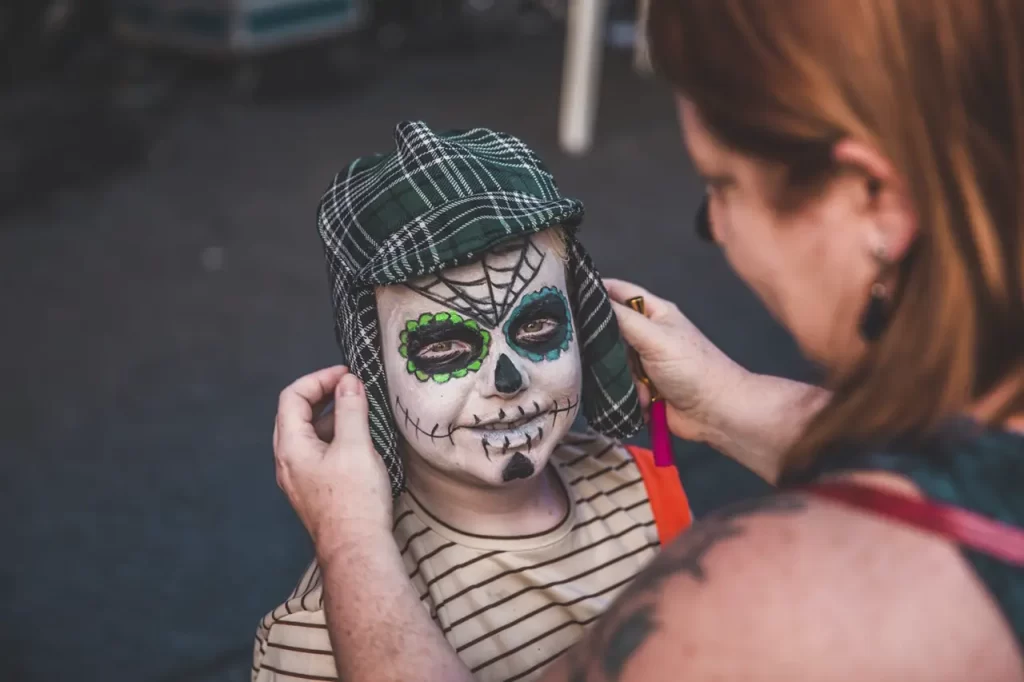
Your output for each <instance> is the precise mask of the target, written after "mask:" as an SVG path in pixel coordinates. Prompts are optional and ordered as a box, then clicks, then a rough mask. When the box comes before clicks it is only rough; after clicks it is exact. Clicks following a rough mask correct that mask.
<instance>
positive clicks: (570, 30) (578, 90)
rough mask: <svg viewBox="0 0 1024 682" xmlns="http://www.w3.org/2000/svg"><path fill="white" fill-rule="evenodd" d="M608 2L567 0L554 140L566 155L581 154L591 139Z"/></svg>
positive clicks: (588, 145)
mask: <svg viewBox="0 0 1024 682" xmlns="http://www.w3.org/2000/svg"><path fill="white" fill-rule="evenodd" d="M607 13H608V0H570V1H569V15H568V20H567V21H566V36H565V63H564V66H563V72H562V106H561V112H560V117H559V125H558V139H559V142H560V143H561V145H562V149H563V150H565V151H566V152H568V153H569V154H584V153H586V152H587V151H588V150H589V149H590V145H591V143H592V142H593V138H594V121H595V119H596V117H597V99H598V91H599V89H600V88H599V86H600V79H601V57H602V56H603V52H604V44H603V43H604V25H605V19H606V18H607Z"/></svg>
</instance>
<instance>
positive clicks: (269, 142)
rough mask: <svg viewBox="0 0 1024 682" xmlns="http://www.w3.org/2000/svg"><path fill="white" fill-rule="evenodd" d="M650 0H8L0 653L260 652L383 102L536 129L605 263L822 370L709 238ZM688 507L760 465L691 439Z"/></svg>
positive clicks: (772, 362)
mask: <svg viewBox="0 0 1024 682" xmlns="http://www.w3.org/2000/svg"><path fill="white" fill-rule="evenodd" d="M642 11H643V7H642V3H641V6H639V7H638V6H637V5H636V4H635V3H633V2H629V1H622V2H619V1H608V0H577V1H576V2H575V3H572V4H568V2H567V0H549V1H542V0H533V1H528V0H415V2H412V1H411V0H379V1H377V2H374V1H372V0H366V2H359V1H357V0H251V1H249V2H245V1H242V0H233V1H228V0H192V1H191V2H190V1H188V0H130V1H126V2H118V1H115V2H99V1H96V0H6V1H5V2H4V3H3V4H0V61H2V64H0V67H2V71H0V78H2V83H0V122H2V125H0V178H2V181H0V282H2V286H0V312H2V313H3V320H4V322H3V326H2V332H0V334H2V335H0V338H2V339H3V348H2V350H3V355H2V357H3V361H2V362H0V368H2V369H0V376H2V378H3V385H4V388H5V389H6V390H5V391H4V394H3V397H2V398H0V401H2V411H0V414H2V415H3V417H2V419H3V423H2V429H0V433H2V436H0V438H2V440H0V442H2V450H0V451H2V455H3V469H4V470H3V473H2V474H0V500H2V502H0V504H2V505H3V506H2V508H0V512H2V513H0V519H2V523H3V524H4V526H3V540H4V541H3V544H2V547H3V549H2V550H0V557H2V559H0V605H2V608H3V611H2V613H0V680H5V681H6V680H10V681H11V682H34V681H36V680H46V681H63V680H79V681H81V680H85V681H92V680H114V681H120V680H127V681H131V682H193V681H196V682H199V681H201V682H210V681H213V680H217V681H218V682H219V681H222V680H223V681H227V680H237V681H239V682H241V681H242V680H247V679H248V672H249V662H250V655H251V642H252V636H253V632H254V629H255V626H256V622H257V620H258V619H259V618H260V617H261V616H262V615H263V614H264V613H265V612H266V611H268V610H270V609H271V608H273V607H274V606H275V605H276V604H278V603H279V602H280V601H281V600H282V599H283V598H284V597H286V596H287V593H288V592H289V591H290V590H291V588H292V587H293V585H294V583H295V581H296V579H297V578H298V577H299V575H300V571H301V570H302V569H303V568H304V566H305V565H306V564H307V562H308V561H309V560H310V558H311V550H310V547H309V543H308V542H307V539H306V537H305V535H304V533H303V531H302V528H301V527H300V525H299V524H298V522H297V521H296V520H295V518H294V516H293V514H292V512H291V510H290V509H289V507H288V505H287V503H286V501H285V499H284V498H283V496H282V495H281V494H280V493H279V491H278V489H277V487H276V484H275V481H274V472H273V466H272V452H271V448H270V433H271V429H272V424H273V415H274V412H275V407H276V400H277V394H278V392H279V391H280V389H281V388H282V387H284V386H285V385H286V384H287V383H289V382H290V381H292V380H293V379H294V378H296V377H297V376H299V375H300V374H302V373H305V372H308V371H311V370H313V369H316V368H319V367H321V366H324V365H328V364H332V363H334V362H336V360H337V352H336V348H335V346H334V341H333V333H332V321H331V310H330V303H329V297H328V289H327V284H326V276H325V271H324V265H323V257H322V254H321V251H320V245H319V241H318V237H317V235H316V231H315V224H314V223H315V210H316V205H317V202H318V200H319V198H320V195H321V193H322V192H323V190H324V189H325V188H326V187H327V184H328V182H329V181H330V179H331V177H332V175H333V174H334V173H335V172H336V171H338V170H339V169H340V168H341V167H342V166H343V165H344V164H346V163H347V162H348V161H350V160H351V159H352V158H354V157H356V156H359V155H362V154H367V153H372V152H378V151H386V150H389V149H390V148H392V146H393V141H392V131H393V128H394V125H395V124H396V123H397V122H398V121H400V120H403V119H422V120H425V121H426V122H427V123H428V124H430V125H431V126H432V127H434V128H435V129H445V128H460V127H471V126H486V127H491V128H496V129H500V130H504V131H507V132H510V133H513V134H515V135H518V136H520V137H522V138H524V139H525V140H526V141H527V142H528V143H529V144H530V145H531V146H533V147H534V148H535V149H536V150H537V151H538V152H539V153H540V154H541V156H542V157H543V158H544V159H545V160H546V161H547V162H548V164H549V166H550V167H551V169H552V170H553V172H554V174H555V176H556V178H557V179H558V181H559V183H560V186H561V188H562V190H563V191H564V192H565V193H566V194H568V195H571V196H575V197H578V198H580V199H582V200H583V201H584V202H585V204H586V206H587V219H586V221H585V223H584V232H583V236H584V241H585V243H586V244H587V246H588V247H589V249H590V251H591V253H592V254H593V256H594V259H595V261H596V262H597V264H598V266H599V267H600V268H601V271H602V273H604V274H606V275H609V276H615V277H620V278H626V279H631V280H634V281H637V282H639V283H641V284H643V285H645V286H647V287H648V288H650V289H652V290H654V291H655V292H657V293H659V294H661V295H663V296H665V297H667V298H670V299H672V300H674V301H676V302H677V303H678V304H679V305H680V307H681V308H682V309H683V311H684V312H685V313H686V314H687V315H689V316H690V317H691V319H693V321H694V322H695V323H696V324H697V325H698V326H699V327H700V328H701V329H702V330H704V332H705V333H706V334H708V335H709V336H710V337H711V339H712V340H713V341H715V342H716V343H718V344H719V345H720V346H721V347H722V348H723V349H724V350H726V352H728V353H729V354H730V355H732V356H733V357H734V358H736V359H737V360H738V361H740V362H741V363H742V364H744V365H746V366H747V367H748V368H750V369H753V370H756V371H761V372H772V373H777V374H783V375H786V376H791V377H803V378H806V377H808V376H809V372H808V368H807V367H806V366H805V365H804V364H803V363H802V362H801V361H800V359H799V358H798V355H797V353H796V351H795V348H794V346H793V344H792V342H791V340H790V339H789V338H788V337H787V336H786V335H785V333H784V332H783V331H782V330H781V329H780V328H779V327H777V326H776V325H775V324H774V323H773V322H772V320H771V319H770V318H769V317H768V315H767V314H766V313H765V311H764V310H763V308H762V307H761V306H760V305H759V303H758V302H757V301H756V300H755V299H754V298H753V296H752V295H751V293H750V292H749V291H748V290H747V289H746V288H745V287H744V285H742V284H741V283H740V282H739V281H738V280H737V279H736V277H735V276H734V275H733V274H732V273H731V272H730V271H729V269H728V267H727V265H726V263H725V261H724V259H723V258H722V256H721V254H720V253H718V252H717V250H716V249H715V248H714V247H712V246H709V245H706V244H703V243H701V242H699V241H698V240H697V239H696V238H695V236H694V234H693V228H692V225H693V220H692V216H693V213H694V211H695V209H696V207H697V204H698V200H699V199H700V193H701V188H700V186H699V185H698V183H697V181H696V179H695V176H694V175H693V173H692V170H691V169H690V167H689V165H688V162H687V160H686V157H685V154H684V152H683V149H682V146H681V144H680V139H679V133H678V129H677V123H676V120H675V117H674V111H673V107H672V101H671V96H670V93H669V92H668V91H667V88H666V87H665V86H664V85H663V84H661V83H659V82H658V81H657V80H655V79H654V78H653V77H651V76H650V75H649V73H648V72H647V70H646V69H645V68H644V62H643V45H642V41H640V42H639V43H638V42H637V40H636V36H637V33H636V30H635V25H636V24H635V22H636V18H637V15H638V14H640V13H642ZM677 454H678V457H679V464H680V469H681V471H682V475H683V477H684V482H685V484H686V485H687V488H688V490H689V492H690V495H691V498H692V502H693V506H694V508H695V511H696V512H697V513H698V514H702V513H706V512H707V511H708V510H710V509H713V508H714V507H716V506H718V505H721V504H724V503H726V502H728V501H730V500H734V499H736V498H739V497H744V496H747V495H752V494H757V493H758V492H760V491H762V490H763V484H762V483H761V482H760V481H759V480H758V479H756V478H754V477H753V476H752V475H751V474H749V473H748V472H746V471H744V470H742V469H741V468H740V467H738V466H736V465H734V464H732V463H731V462H729V461H727V460H725V459H724V458H723V457H721V456H720V455H718V454H716V453H714V452H712V451H710V450H709V449H707V448H705V447H701V446H696V445H693V444H686V443H677Z"/></svg>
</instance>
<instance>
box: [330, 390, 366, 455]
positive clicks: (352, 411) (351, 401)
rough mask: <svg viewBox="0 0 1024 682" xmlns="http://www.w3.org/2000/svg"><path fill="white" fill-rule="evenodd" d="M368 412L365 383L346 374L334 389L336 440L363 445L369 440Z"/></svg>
mask: <svg viewBox="0 0 1024 682" xmlns="http://www.w3.org/2000/svg"><path fill="white" fill-rule="evenodd" d="M368 412H369V406H368V404H367V402H366V391H365V390H363V383H362V382H361V381H359V379H358V378H357V377H356V376H355V375H354V374H346V375H345V376H343V377H342V378H341V381H339V382H338V387H337V388H336V389H335V391H334V442H341V443H346V444H352V445H355V444H359V445H362V444H364V443H365V442H367V441H369V439H370V425H369V419H368Z"/></svg>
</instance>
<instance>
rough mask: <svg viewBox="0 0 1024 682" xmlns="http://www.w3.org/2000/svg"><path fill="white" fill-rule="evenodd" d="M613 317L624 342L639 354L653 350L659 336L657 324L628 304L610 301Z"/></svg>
mask: <svg viewBox="0 0 1024 682" xmlns="http://www.w3.org/2000/svg"><path fill="white" fill-rule="evenodd" d="M612 310H614V311H615V319H616V320H618V322H619V331H620V332H622V337H623V338H624V339H626V343H628V344H629V345H630V346H632V347H633V348H634V349H635V350H636V352H638V353H640V355H641V356H643V355H646V354H648V353H650V352H652V351H654V350H655V345H654V344H655V343H657V340H658V339H659V338H660V333H659V331H660V330H659V329H658V325H657V324H655V323H654V322H652V321H651V320H650V319H649V318H647V317H644V316H643V315H641V314H640V313H638V312H637V311H635V310H633V309H632V308H630V307H629V306H626V305H623V304H621V303H617V302H615V301H612Z"/></svg>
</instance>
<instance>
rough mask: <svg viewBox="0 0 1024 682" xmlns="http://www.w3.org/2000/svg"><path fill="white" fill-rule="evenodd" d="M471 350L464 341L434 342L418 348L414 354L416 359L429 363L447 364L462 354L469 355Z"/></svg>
mask: <svg viewBox="0 0 1024 682" xmlns="http://www.w3.org/2000/svg"><path fill="white" fill-rule="evenodd" d="M472 351H473V348H472V347H471V346H470V345H469V344H468V343H466V342H465V341H457V340H447V341H435V342H434V343H431V344H429V345H426V346H424V347H423V348H420V350H419V351H418V352H417V353H416V355H417V357H419V358H422V359H423V360H429V361H431V362H448V361H450V360H454V359H455V358H457V357H458V356H460V355H462V354H463V353H471V352H472Z"/></svg>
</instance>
